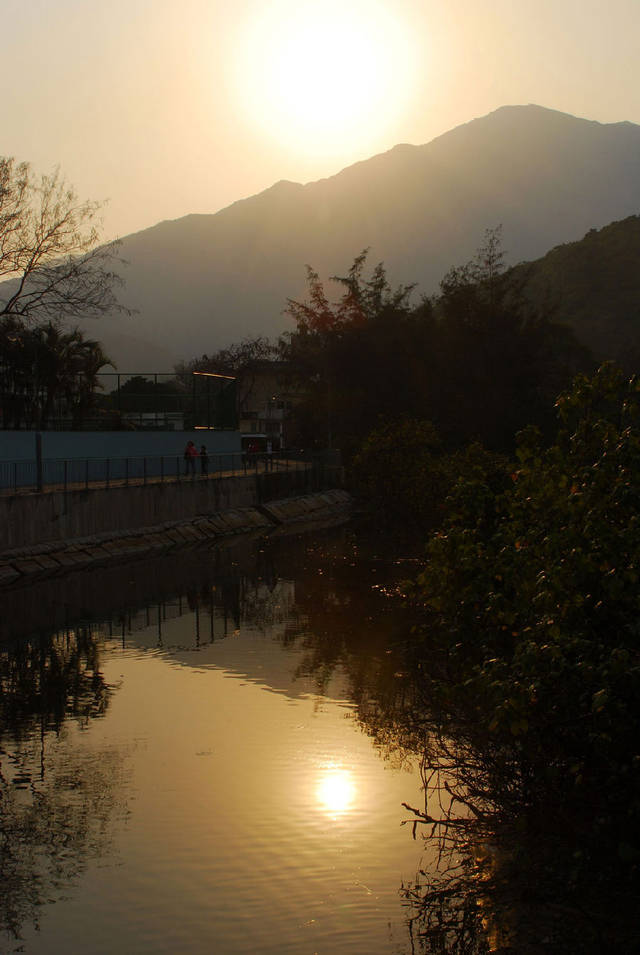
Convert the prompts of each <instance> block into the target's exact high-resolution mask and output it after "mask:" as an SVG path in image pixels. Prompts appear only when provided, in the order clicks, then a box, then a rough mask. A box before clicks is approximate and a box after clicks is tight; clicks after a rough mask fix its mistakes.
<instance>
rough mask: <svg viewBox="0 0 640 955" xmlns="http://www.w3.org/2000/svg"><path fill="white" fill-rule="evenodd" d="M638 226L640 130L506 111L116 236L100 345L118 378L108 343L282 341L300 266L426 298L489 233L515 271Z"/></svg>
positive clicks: (203, 345) (181, 351) (301, 282)
mask: <svg viewBox="0 0 640 955" xmlns="http://www.w3.org/2000/svg"><path fill="white" fill-rule="evenodd" d="M214 173H215V170H214V172H213V173H212V174H214ZM169 188H170V185H169ZM638 212H640V127H639V126H635V125H632V124H630V123H616V124H613V125H601V124H599V123H596V122H590V121H587V120H584V119H576V118H575V117H573V116H568V115H566V114H564V113H559V112H555V111H553V110H549V109H543V108H541V107H539V106H506V107H503V108H502V109H499V110H497V111H496V112H494V113H491V114H489V115H488V116H485V117H483V118H481V119H476V120H473V121H472V122H470V123H467V124H466V125H463V126H460V127H457V128H456V129H453V130H451V131H450V132H448V133H446V134H445V135H443V136H440V137H438V138H437V139H435V140H433V141H432V142H430V143H428V144H426V145H424V146H409V145H402V146H396V147H395V148H394V149H391V150H390V151H389V152H387V153H383V154H381V155H379V156H374V157H373V158H371V159H368V160H366V161H364V162H360V163H356V164H355V165H353V166H350V167H348V168H347V169H344V170H343V171H342V172H340V173H338V174H337V175H335V176H333V177H331V178H329V179H323V180H320V181H318V182H313V183H308V184H307V185H300V184H297V183H292V182H279V183H277V184H276V185H274V186H273V187H271V188H270V189H267V190H266V191H265V192H262V193H260V194H259V195H256V196H252V197H251V198H249V199H245V200H242V201H240V202H236V203H234V204H233V205H231V206H229V207H228V208H226V209H223V210H221V211H220V212H218V213H216V214H215V215H191V216H186V217H185V218H182V219H178V220H176V221H173V222H161V223H159V224H158V225H156V226H154V227H152V228H150V229H147V230H145V231H143V232H139V233H136V234H135V235H130V236H127V237H126V238H125V240H124V244H123V250H122V251H123V256H124V257H125V258H126V259H128V260H129V262H130V266H129V268H128V269H127V270H126V280H127V287H126V291H125V296H124V297H125V298H126V302H127V304H128V305H130V306H132V307H133V308H136V309H138V311H139V314H138V315H136V316H135V317H133V318H130V319H124V318H122V317H118V318H114V319H109V320H106V321H105V320H103V322H104V334H105V336H106V335H109V340H110V342H111V343H112V344H111V346H110V347H111V350H112V352H114V357H115V359H116V361H117V362H118V364H119V365H120V368H121V369H123V370H126V366H127V365H128V364H129V362H128V357H127V350H126V348H124V349H122V350H121V352H122V353H118V351H117V350H116V349H115V348H114V346H113V335H114V334H115V335H117V334H118V333H119V332H126V333H127V334H129V335H133V336H135V337H136V338H137V339H140V340H143V341H144V340H147V341H149V342H153V343H154V344H155V345H156V346H158V347H160V348H163V349H165V350H166V351H167V352H169V353H171V354H173V355H175V356H176V357H184V358H189V357H191V356H194V355H196V354H199V353H202V352H203V351H208V352H211V351H213V350H215V349H216V348H219V347H220V346H222V345H225V344H228V343H230V342H232V341H237V340H239V339H241V338H243V337H246V336H254V335H258V334H262V335H267V336H269V337H274V336H276V335H277V334H278V333H279V332H281V331H282V330H283V329H284V328H285V327H286V324H287V323H286V319H285V317H283V315H282V310H283V308H284V305H285V302H286V299H287V297H288V296H290V297H293V298H296V297H300V296H301V295H303V294H304V289H305V272H304V267H305V264H306V263H309V264H312V265H313V266H314V268H316V269H317V270H318V271H319V272H320V274H321V275H332V274H336V273H338V274H344V273H345V272H346V270H347V269H348V267H349V265H350V264H351V262H352V261H353V258H354V257H355V255H357V254H358V253H359V252H360V251H361V250H362V249H363V248H365V247H367V246H370V247H371V249H372V252H371V255H372V261H384V262H385V264H386V266H387V270H388V273H389V275H390V277H391V279H392V281H393V282H394V283H409V282H417V283H418V284H419V288H420V291H422V292H424V293H432V292H433V291H435V290H436V288H437V284H438V282H439V280H440V278H441V277H442V276H443V275H444V273H445V272H446V271H447V270H448V269H449V268H450V267H451V266H452V265H456V264H459V263H462V262H464V261H467V260H468V259H469V258H471V257H472V255H473V253H474V251H475V249H476V247H477V246H478V245H479V243H480V242H481V240H482V237H483V233H484V230H485V229H486V228H490V227H494V226H496V225H498V224H499V223H502V224H503V227H504V231H503V234H504V240H505V246H506V249H507V251H508V254H509V261H510V262H512V263H514V264H515V263H516V262H518V261H522V260H523V259H533V258H536V257H537V256H540V255H542V254H543V253H545V252H546V251H547V250H548V249H549V248H551V247H552V246H555V245H557V244H558V243H560V242H568V241H572V240H574V239H577V238H579V237H580V236H581V235H584V233H585V232H586V231H587V229H589V228H592V227H596V228H598V227H601V226H604V225H606V224H607V223H609V222H611V221H612V220H614V219H620V218H623V217H626V216H628V215H631V214H636V213H638ZM90 328H91V334H92V335H94V334H95V325H93V324H92V325H91V326H90ZM150 370H151V369H150Z"/></svg>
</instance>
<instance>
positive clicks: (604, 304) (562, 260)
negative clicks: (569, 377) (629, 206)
mask: <svg viewBox="0 0 640 955" xmlns="http://www.w3.org/2000/svg"><path fill="white" fill-rule="evenodd" d="M513 272H514V274H515V275H516V276H518V278H519V279H520V278H521V279H522V280H523V281H525V286H524V292H525V295H526V297H527V298H528V299H530V300H531V302H532V303H533V304H534V305H536V306H540V307H543V308H550V309H551V310H552V312H553V314H554V315H555V317H556V318H557V319H558V320H559V321H562V322H566V323H567V324H569V325H571V326H572V327H573V328H574V330H575V331H576V333H577V335H578V337H579V338H580V340H581V341H583V342H584V343H585V344H586V345H588V346H589V347H590V348H591V349H592V350H593V352H594V354H595V355H596V357H597V358H599V359H610V358H613V359H615V360H616V361H618V362H620V363H621V364H622V365H623V366H624V367H626V368H628V370H630V371H631V370H634V371H637V370H638V368H639V367H640V216H629V217H628V218H626V219H623V220H622V221H620V222H612V223H611V224H610V225H608V226H605V228H604V229H600V230H596V229H591V230H590V231H589V232H588V233H587V234H586V235H585V237H584V238H583V239H581V240H580V241H579V242H570V243H568V244H566V245H560V246H558V247H557V248H555V249H552V250H551V251H550V252H548V253H547V255H545V256H544V257H543V258H541V259H538V260H537V261H535V262H528V263H523V264H522V265H519V266H517V267H516V268H515V269H514V270H513Z"/></svg>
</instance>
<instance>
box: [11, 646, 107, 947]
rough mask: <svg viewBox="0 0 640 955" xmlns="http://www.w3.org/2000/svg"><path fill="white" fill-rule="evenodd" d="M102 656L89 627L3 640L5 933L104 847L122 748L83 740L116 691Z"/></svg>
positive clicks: (32, 917) (33, 914)
mask: <svg viewBox="0 0 640 955" xmlns="http://www.w3.org/2000/svg"><path fill="white" fill-rule="evenodd" d="M99 657H100V653H99V644H98V641H97V640H96V639H95V638H94V636H93V635H92V634H91V632H90V631H89V630H88V629H82V630H79V631H71V630H68V631H66V632H56V633H53V634H49V635H48V636H47V635H45V634H42V635H40V636H37V637H33V638H19V639H16V640H13V641H5V642H3V644H2V645H1V646H0V872H1V873H2V892H1V893H0V929H2V930H3V931H4V932H5V933H6V934H7V935H8V936H9V937H12V938H14V939H18V938H20V930H21V926H22V925H23V924H24V923H27V922H31V923H32V924H34V925H35V926H37V925H38V910H39V908H40V906H41V905H42V904H43V902H45V901H47V900H49V899H50V898H51V896H54V897H56V896H59V895H61V894H62V893H63V892H64V891H65V890H66V888H67V886H68V884H69V883H70V882H73V880H74V879H76V878H77V877H78V874H79V873H80V872H81V871H82V869H83V867H84V865H85V863H86V860H87V859H88V858H95V857H96V856H100V855H102V854H104V853H105V852H106V851H107V850H108V845H109V820H110V818H111V817H112V816H113V815H114V810H115V806H116V800H117V798H118V797H117V793H118V788H119V781H120V780H121V776H122V772H123V754H122V753H121V752H118V751H117V750H114V749H108V748H105V749H103V750H102V751H100V752H93V753H92V754H90V755H88V754H86V753H84V752H83V750H82V747H81V745H79V736H80V734H81V733H82V730H83V728H84V727H86V726H87V724H88V723H89V721H91V720H95V719H97V718H100V717H101V716H102V715H103V714H104V713H105V711H106V709H107V708H108V705H109V700H110V697H111V694H112V692H113V688H112V687H109V686H107V685H106V684H105V682H104V680H103V678H102V676H101V673H100V659H99Z"/></svg>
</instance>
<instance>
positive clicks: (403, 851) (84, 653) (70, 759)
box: [0, 530, 425, 955]
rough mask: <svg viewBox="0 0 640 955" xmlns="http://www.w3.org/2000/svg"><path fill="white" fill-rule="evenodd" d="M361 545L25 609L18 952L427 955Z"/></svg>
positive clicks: (60, 597)
mask: <svg viewBox="0 0 640 955" xmlns="http://www.w3.org/2000/svg"><path fill="white" fill-rule="evenodd" d="M346 534H348V532H345V531H344V530H338V531H333V532H330V533H329V532H328V533H325V534H324V535H321V534H316V535H315V536H306V537H305V536H301V537H297V538H289V539H283V540H281V541H267V540H265V541H262V540H256V541H253V542H251V543H244V544H242V545H239V546H237V547H236V548H235V549H234V548H227V549H224V550H219V549H218V550H207V549H198V550H195V551H183V552H180V553H177V554H175V555H174V556H172V557H170V558H166V557H165V558H163V559H161V560H159V561H155V562H149V563H146V564H132V565H130V566H129V567H124V568H112V569H110V570H103V571H98V570H96V571H91V572H90V573H84V574H76V575H73V576H72V577H69V578H67V579H63V580H60V579H59V580H56V581H50V582H43V583H41V584H38V585H34V586H32V587H31V588H30V589H29V590H28V591H27V590H25V591H22V592H12V593H11V594H6V595H5V596H6V601H5V606H6V609H7V613H6V614H5V617H4V620H3V624H2V628H3V629H2V641H3V642H2V643H1V644H0V666H1V679H2V688H3V697H2V701H1V702H2V713H1V715H2V719H3V724H2V730H1V739H0V747H1V748H0V764H1V774H2V775H1V778H0V787H1V793H2V800H1V801H0V807H1V808H0V826H1V829H2V833H1V835H2V836H3V839H4V841H3V847H2V849H0V852H1V853H2V855H1V857H0V858H1V861H2V873H3V882H4V888H5V892H4V894H3V901H2V902H0V919H1V920H2V926H1V927H2V935H1V936H0V940H1V944H0V948H2V950H3V951H4V950H6V951H10V952H13V951H22V952H32V953H47V955H54V953H58V952H60V953H62V952H64V953H68V952H83V953H103V952H104V953H112V952H114V951H120V952H126V953H138V952H139V953H147V952H149V953H151V952H153V953H158V952H172V953H173V952H184V953H200V952H214V951H215V952H220V953H244V952H247V953H249V952H263V953H276V952H277V953H284V952H291V953H305V952H308V953H315V952H317V953H363V955H365V953H380V955H384V953H401V952H405V951H408V950H409V943H408V936H407V927H406V912H405V910H404V909H403V907H402V903H401V898H400V894H399V889H400V886H401V884H402V883H403V882H404V883H406V882H410V881H411V880H412V879H413V877H414V875H415V873H416V871H417V870H418V869H419V867H420V865H421V864H423V865H424V863H425V860H424V858H422V855H421V853H422V851H423V847H422V845H421V843H419V842H413V841H412V839H411V832H410V829H409V828H408V827H406V826H404V827H403V826H402V825H401V823H402V821H403V820H405V819H406V818H407V812H406V810H404V809H403V808H402V805H401V804H402V802H405V801H406V802H409V803H411V804H413V805H419V804H420V800H421V796H420V777H419V774H418V773H417V772H416V766H415V762H414V760H413V758H412V756H411V754H410V753H407V752H405V751H403V750H400V749H399V748H397V747H395V746H393V745H392V746H390V745H389V734H388V732H386V731H385V730H384V725H383V724H384V718H383V717H382V713H383V711H384V706H383V702H384V701H383V697H384V695H385V693H386V692H387V690H388V687H389V681H391V682H393V683H394V685H396V684H397V682H398V680H399V679H400V680H401V677H402V674H397V673H393V653H394V650H393V647H394V642H395V640H396V639H397V628H398V626H399V622H398V620H397V617H395V616H394V615H393V614H388V613H387V612H386V611H385V608H384V601H383V599H382V598H381V596H380V592H379V590H377V589H375V587H374V586H373V585H374V584H375V582H376V581H377V580H378V578H380V579H382V577H383V576H384V574H385V568H384V567H383V566H382V565H380V564H378V565H374V566H372V565H368V566H367V567H366V568H365V571H366V572H365V574H364V577H363V574H362V573H361V571H362V567H356V566H355V564H356V562H355V561H354V559H353V549H352V548H351V547H350V546H348V543H347V540H346V537H345V535H346ZM20 608H22V609H21V610H20ZM363 712H368V713H369V715H370V718H369V719H368V720H365V721H363V718H362V714H363ZM376 714H378V715H377V716H376ZM376 727H378V729H379V732H376Z"/></svg>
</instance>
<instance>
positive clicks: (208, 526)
mask: <svg viewBox="0 0 640 955" xmlns="http://www.w3.org/2000/svg"><path fill="white" fill-rule="evenodd" d="M351 508H352V499H351V496H350V495H349V494H348V493H347V492H346V491H343V490H342V489H333V490H329V491H324V492H319V493H315V494H306V495H302V496H298V497H291V498H286V499H283V500H276V501H271V502H268V503H265V504H260V505H252V506H248V507H237V508H226V509H224V510H219V511H216V512H213V513H211V514H207V515H204V516H203V515H201V516H198V517H195V518H187V519H183V520H172V521H164V522H162V523H159V524H153V525H150V526H147V527H140V528H137V529H135V530H111V531H104V532H102V533H99V534H93V535H90V536H85V537H78V538H73V539H71V540H69V541H50V542H46V543H42V544H36V545H33V546H30V547H21V548H14V549H11V550H6V551H4V552H2V553H0V587H6V586H11V585H13V584H16V583H20V582H21V581H22V580H30V579H34V578H39V577H44V576H51V575H55V574H59V573H65V572H67V571H69V570H77V569H81V568H84V567H91V566H95V565H100V564H109V563H112V562H122V561H123V560H126V561H129V560H136V559H139V558H143V557H147V556H149V555H153V554H159V553H162V552H165V551H169V550H173V549H174V548H181V547H187V546H193V545H198V544H207V543H210V542H213V541H216V540H221V539H223V538H225V537H230V536H233V535H239V534H247V533H251V532H256V531H264V532H266V531H268V530H270V529H275V528H277V527H279V526H281V525H294V524H296V525H297V524H308V523H315V522H323V521H327V520H347V519H348V518H349V516H350V513H351Z"/></svg>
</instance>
